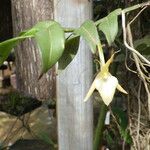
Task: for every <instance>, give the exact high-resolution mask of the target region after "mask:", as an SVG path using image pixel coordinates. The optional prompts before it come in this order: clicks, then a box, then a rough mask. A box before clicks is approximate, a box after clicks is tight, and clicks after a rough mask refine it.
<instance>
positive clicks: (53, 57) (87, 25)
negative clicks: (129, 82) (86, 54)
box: [0, 2, 150, 150]
mask: <svg viewBox="0 0 150 150" xmlns="http://www.w3.org/2000/svg"><path fill="white" fill-rule="evenodd" d="M147 5H150V2H147V3H142V4H138V5H135V6H132V7H129V8H126V9H124V10H122V9H121V8H119V9H116V10H114V11H113V12H111V13H110V14H108V16H106V17H104V18H102V19H100V20H98V21H96V22H94V21H92V20H86V21H85V22H84V23H83V24H82V25H81V26H80V27H79V28H76V29H72V28H63V27H62V26H61V25H60V24H59V23H58V22H56V21H53V20H51V21H43V22H39V23H37V24H36V25H35V26H33V27H32V28H31V29H28V30H26V31H23V32H21V33H20V34H19V36H18V37H15V38H12V39H9V40H6V41H4V42H1V43H0V65H2V64H3V62H4V61H5V60H6V59H7V57H8V56H9V54H10V52H11V50H12V49H13V48H14V47H15V46H16V45H17V44H18V43H19V42H21V41H23V40H25V39H29V38H32V39H34V40H35V41H36V43H37V45H38V48H39V51H40V57H41V61H42V66H41V74H40V75H39V78H40V77H41V76H42V75H43V74H44V73H46V72H47V71H48V70H49V69H50V68H51V67H52V66H53V65H55V64H56V63H58V69H59V70H63V69H65V68H66V67H67V66H68V64H70V63H71V61H72V60H73V58H74V56H75V55H76V53H77V51H78V48H79V44H80V38H81V37H82V38H84V39H85V41H86V42H87V44H88V45H89V47H90V49H91V52H92V53H93V54H96V53H97V51H98V54H99V59H100V60H99V62H100V71H99V73H98V74H97V76H96V78H95V79H94V81H93V83H92V85H91V87H90V89H89V91H88V93H87V95H86V96H85V99H84V101H87V100H88V99H89V97H90V96H91V95H92V93H93V91H94V90H95V89H96V90H98V92H99V94H100V96H101V98H102V100H103V101H104V103H105V104H106V105H107V106H108V105H109V104H110V103H111V101H112V100H113V97H114V93H115V91H116V89H118V90H119V91H120V92H122V93H124V94H127V92H126V90H124V89H123V88H122V86H121V85H120V84H119V82H118V79H117V78H116V77H115V76H113V75H111V73H110V72H109V66H110V64H111V63H112V62H113V59H114V55H115V53H114V54H113V55H112V56H111V57H110V59H109V60H108V61H107V62H106V63H105V59H104V52H103V47H102V44H101V40H100V35H99V32H103V33H104V35H105V38H106V40H107V44H108V45H109V46H111V45H112V44H113V42H114V40H115V38H116V36H117V33H118V16H119V15H121V14H122V12H124V13H127V12H129V11H132V10H135V9H138V8H141V7H143V6H147ZM124 26H125V25H124ZM124 29H125V27H124ZM68 32H69V33H70V35H69V36H68V37H67V38H65V37H66V36H67V35H68ZM66 33H67V34H66ZM65 34H66V35H65ZM129 49H131V48H130V47H129ZM131 50H132V51H133V50H134V49H133V48H132V49H131ZM135 52H136V51H135V50H134V53H135ZM136 53H137V52H136ZM103 114H104V113H103ZM97 135H98V134H97ZM98 136H99V135H98ZM96 138H97V137H96ZM98 142H99V139H97V140H96V142H95V143H96V144H95V145H96V146H95V147H96V148H95V149H97V148H98V144H97V143H98ZM95 149H94V150H95Z"/></svg>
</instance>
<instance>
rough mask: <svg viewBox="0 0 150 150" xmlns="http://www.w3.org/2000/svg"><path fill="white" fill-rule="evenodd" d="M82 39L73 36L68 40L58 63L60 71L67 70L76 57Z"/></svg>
mask: <svg viewBox="0 0 150 150" xmlns="http://www.w3.org/2000/svg"><path fill="white" fill-rule="evenodd" d="M79 42H80V37H79V36H73V37H70V38H68V39H67V40H66V42H65V50H64V52H63V54H62V56H61V58H60V59H59V61H58V69H59V70H63V69H65V68H66V67H67V66H68V65H69V64H70V62H71V61H72V60H73V58H74V57H75V55H76V53H77V51H78V48H79Z"/></svg>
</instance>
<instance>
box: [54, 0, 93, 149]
mask: <svg viewBox="0 0 150 150" xmlns="http://www.w3.org/2000/svg"><path fill="white" fill-rule="evenodd" d="M90 1H91V0H62V1H60V0H55V1H54V11H55V12H54V19H55V20H57V21H58V22H59V23H61V25H63V26H65V27H79V26H80V25H81V24H82V23H83V22H84V21H85V20H87V19H91V16H92V13H91V12H92V3H91V2H90ZM91 77H92V61H91V53H90V51H89V48H88V47H87V46H86V45H85V43H84V42H83V40H81V45H80V50H79V52H78V54H77V56H76V57H75V59H74V60H73V62H72V63H71V64H70V65H69V67H68V68H67V69H66V70H65V71H63V72H62V73H61V74H60V75H58V78H57V113H58V141H59V150H92V149H93V106H92V101H88V102H87V103H84V102H83V99H84V96H85V94H86V92H87V91H88V88H89V86H90V84H91V79H92V78H91Z"/></svg>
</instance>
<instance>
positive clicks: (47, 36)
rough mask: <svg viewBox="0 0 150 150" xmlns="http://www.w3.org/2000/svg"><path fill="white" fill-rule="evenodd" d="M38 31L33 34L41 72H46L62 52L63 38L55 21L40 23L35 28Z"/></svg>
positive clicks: (62, 32)
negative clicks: (40, 63) (40, 60)
mask: <svg viewBox="0 0 150 150" xmlns="http://www.w3.org/2000/svg"><path fill="white" fill-rule="evenodd" d="M35 28H37V29H40V30H39V32H37V33H36V34H35V40H36V42H37V44H38V47H39V50H40V56H41V59H42V72H41V74H43V73H45V72H47V71H48V70H49V69H50V68H51V67H52V66H53V65H54V64H55V63H56V62H57V61H58V59H59V58H60V57H61V55H62V53H63V51H64V45H65V36H64V31H63V29H62V27H61V26H60V24H58V23H57V22H55V21H49V22H46V23H40V24H37V25H36V26H35Z"/></svg>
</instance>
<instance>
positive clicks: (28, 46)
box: [11, 0, 56, 100]
mask: <svg viewBox="0 0 150 150" xmlns="http://www.w3.org/2000/svg"><path fill="white" fill-rule="evenodd" d="M11 2H12V18H13V32H14V35H15V36H16V35H17V34H18V33H19V32H20V31H22V30H25V29H28V28H30V27H32V26H33V25H35V24H36V23H37V22H39V21H44V20H50V19H51V18H53V0H11ZM15 54H16V74H17V88H18V89H19V90H20V91H21V92H23V93H24V94H27V95H30V96H32V97H36V98H38V99H40V100H45V99H48V98H54V97H55V91H56V90H55V68H53V69H51V70H50V71H49V72H48V73H47V74H45V75H44V76H43V77H42V78H41V79H40V80H39V81H38V76H39V74H40V66H41V62H40V59H39V52H38V49H37V47H36V45H35V43H34V41H33V40H26V41H24V42H23V43H21V44H20V45H19V46H18V47H17V48H16V49H15Z"/></svg>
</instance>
